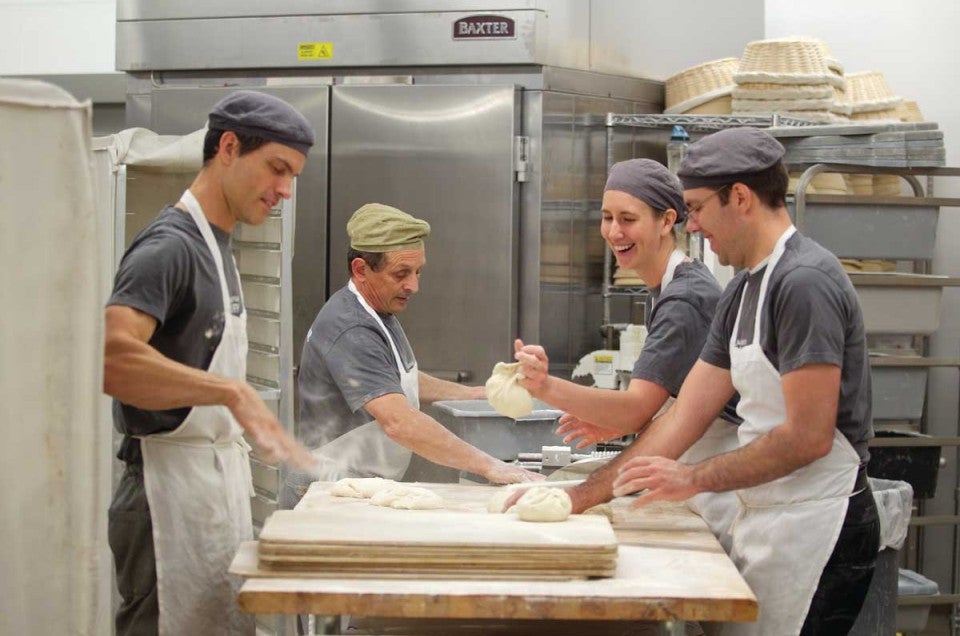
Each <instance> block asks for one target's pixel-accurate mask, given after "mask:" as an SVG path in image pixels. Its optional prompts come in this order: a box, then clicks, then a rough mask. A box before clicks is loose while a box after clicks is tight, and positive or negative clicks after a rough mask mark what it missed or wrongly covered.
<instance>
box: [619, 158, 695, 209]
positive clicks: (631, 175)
mask: <svg viewBox="0 0 960 636" xmlns="http://www.w3.org/2000/svg"><path fill="white" fill-rule="evenodd" d="M607 190H618V191H620V192H626V193H627V194H629V195H631V196H633V197H636V198H638V199H640V200H641V201H643V202H644V203H646V204H647V205H649V206H650V207H651V208H653V209H654V210H669V209H673V210H676V211H677V220H676V223H681V222H683V221H684V220H686V218H687V206H686V205H685V204H684V203H683V190H682V189H681V187H680V181H679V180H678V179H677V178H676V177H675V176H674V175H673V173H672V172H670V171H669V170H667V169H666V167H664V165H663V164H662V163H659V162H657V161H654V160H653V159H628V160H627V161H621V162H619V163H615V164H613V166H611V167H610V174H608V175H607V184H606V185H605V186H604V187H603V191H604V192H606V191H607Z"/></svg>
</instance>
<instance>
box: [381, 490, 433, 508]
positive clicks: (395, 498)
mask: <svg viewBox="0 0 960 636" xmlns="http://www.w3.org/2000/svg"><path fill="white" fill-rule="evenodd" d="M370 503H372V504H373V505H375V506H383V507H385V508H397V509H402V510H435V509H437V508H443V499H442V498H441V497H440V496H439V495H438V494H436V493H435V492H433V491H432V490H427V489H426V488H418V487H416V486H401V485H397V486H394V487H392V488H387V489H384V490H381V491H380V492H378V493H376V494H375V495H374V496H373V497H371V498H370Z"/></svg>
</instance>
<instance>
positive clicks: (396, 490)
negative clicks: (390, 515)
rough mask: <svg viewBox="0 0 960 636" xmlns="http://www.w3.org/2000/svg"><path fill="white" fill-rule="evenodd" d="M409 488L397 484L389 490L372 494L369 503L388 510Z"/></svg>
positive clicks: (385, 489)
mask: <svg viewBox="0 0 960 636" xmlns="http://www.w3.org/2000/svg"><path fill="white" fill-rule="evenodd" d="M409 488H410V487H409V486H401V485H399V484H397V485H395V486H392V487H390V488H384V489H383V490H381V491H379V492H376V493H374V494H373V496H372V497H370V503H372V504H373V505H374V506H385V507H387V508H389V507H390V505H391V504H393V502H394V501H396V500H397V499H399V498H400V497H402V496H403V495H404V494H405V493H406V491H407V490H408V489H409Z"/></svg>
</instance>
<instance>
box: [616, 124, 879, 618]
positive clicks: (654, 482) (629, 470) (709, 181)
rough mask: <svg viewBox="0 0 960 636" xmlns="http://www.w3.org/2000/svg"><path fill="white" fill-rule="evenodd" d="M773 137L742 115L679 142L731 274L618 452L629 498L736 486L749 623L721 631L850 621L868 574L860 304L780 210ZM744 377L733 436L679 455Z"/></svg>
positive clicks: (704, 226) (736, 543)
mask: <svg viewBox="0 0 960 636" xmlns="http://www.w3.org/2000/svg"><path fill="white" fill-rule="evenodd" d="M783 155H784V150H783V146H781V145H780V143H779V142H777V140H776V139H774V138H773V137H771V136H770V135H768V134H767V133H765V132H763V131H760V130H757V129H753V128H737V129H730V130H725V131H722V132H718V133H715V134H713V135H710V136H708V137H705V138H704V139H702V140H700V141H698V142H697V143H695V144H693V145H691V146H690V148H689V150H688V153H687V156H686V158H685V159H684V162H683V165H682V166H681V168H680V171H679V176H680V180H681V181H682V182H683V186H684V199H685V200H686V204H687V208H688V214H689V220H688V221H687V228H688V230H692V231H700V232H702V233H703V235H704V236H705V237H706V238H709V239H710V241H711V245H712V246H713V249H714V250H715V251H716V252H717V255H718V256H719V258H720V262H721V263H725V264H730V265H733V266H734V267H737V268H741V269H742V271H741V272H740V273H739V274H738V275H737V276H736V277H735V278H734V279H733V280H732V281H731V282H730V284H729V285H728V286H727V288H726V290H725V291H724V294H723V296H722V297H721V299H720V302H719V304H718V306H717V312H716V315H715V317H714V320H713V323H712V325H711V329H710V335H709V336H708V338H707V342H706V345H705V346H704V348H703V351H702V352H701V353H700V359H699V360H698V361H697V363H696V365H695V366H694V368H693V370H692V371H691V372H690V374H689V375H688V376H687V379H686V380H685V381H684V383H683V387H682V388H681V390H680V396H679V398H678V400H677V403H676V404H675V405H674V408H673V409H671V410H670V411H669V412H668V413H667V414H666V415H665V416H663V417H661V418H659V419H657V420H655V421H654V422H653V424H651V429H650V431H649V432H648V435H657V436H659V438H660V440H661V443H660V445H659V447H658V448H657V449H656V450H657V451H658V452H656V453H651V454H657V455H662V456H663V457H641V458H635V459H632V460H630V461H629V462H627V463H626V464H625V465H624V466H623V468H622V469H621V472H620V475H619V477H618V480H617V482H616V492H617V493H618V494H624V493H628V492H634V491H637V490H646V491H647V492H646V493H645V494H644V495H642V496H641V497H640V499H639V501H638V503H639V504H640V505H644V504H647V503H649V502H652V501H656V500H660V499H667V500H681V499H686V498H687V497H690V496H692V495H695V494H697V493H701V492H723V491H729V490H736V491H737V494H738V495H739V498H740V502H741V511H740V517H739V519H738V520H737V523H736V525H735V526H734V528H733V549H732V552H731V557H732V558H733V560H734V562H735V563H736V564H737V567H738V568H739V569H740V572H741V573H742V574H743V576H744V578H745V579H746V580H747V582H748V583H749V584H750V587H751V588H752V589H753V591H754V592H755V593H756V595H757V599H758V601H759V606H760V616H759V621H758V622H757V623H756V624H752V625H747V624H740V625H736V626H733V625H731V626H728V629H725V630H724V633H725V634H726V633H736V634H741V633H746V634H784V635H787V634H799V633H803V634H846V633H847V632H848V631H849V629H850V628H851V627H852V625H853V623H854V621H855V620H856V618H857V614H858V613H859V611H860V607H861V605H862V603H863V600H864V598H865V596H866V593H867V588H868V587H869V584H870V580H871V577H872V574H873V566H874V563H875V560H876V554H877V549H878V544H879V522H878V517H877V511H876V507H875V504H874V501H873V496H872V494H871V492H870V486H869V484H868V482H867V479H866V471H865V466H866V462H867V459H868V458H869V455H868V453H867V440H869V439H870V438H871V437H872V436H873V431H872V427H871V414H870V372H869V366H868V361H867V347H866V341H865V335H864V327H863V316H862V313H861V311H860V305H859V303H858V300H857V294H856V292H855V291H854V289H853V286H852V284H851V283H850V279H849V278H848V277H847V275H846V274H845V273H844V271H843V269H842V268H841V266H840V264H839V262H838V261H837V258H836V257H835V256H834V255H833V254H831V253H830V252H828V251H827V250H826V249H824V248H823V247H821V246H820V245H818V244H817V243H815V242H814V241H812V240H811V239H809V238H807V237H805V236H802V235H801V234H799V233H798V232H797V231H796V228H795V227H794V226H793V224H792V223H791V221H790V216H789V215H788V213H787V208H786V202H785V196H786V191H787V172H786V169H785V167H784V165H783V161H782V159H783ZM734 391H737V392H739V394H740V402H739V404H738V406H737V413H738V414H739V416H740V417H741V418H742V419H743V423H742V424H741V425H740V427H739V430H738V436H739V441H740V448H738V449H737V450H734V451H732V452H729V453H726V454H723V455H718V456H716V457H713V458H711V459H707V460H705V461H702V462H699V463H695V464H683V463H678V462H675V461H671V460H670V459H665V458H664V457H677V456H678V455H679V454H680V453H681V452H683V450H685V449H686V448H687V446H689V445H690V444H691V443H692V441H693V440H695V439H697V437H698V436H699V435H700V434H701V433H702V432H703V430H704V429H705V428H706V426H707V424H708V423H709V422H710V420H711V419H713V417H714V416H715V415H716V414H717V413H718V412H719V411H720V409H721V408H722V407H723V405H724V404H725V403H726V402H727V400H729V399H730V396H732V395H733V393H734Z"/></svg>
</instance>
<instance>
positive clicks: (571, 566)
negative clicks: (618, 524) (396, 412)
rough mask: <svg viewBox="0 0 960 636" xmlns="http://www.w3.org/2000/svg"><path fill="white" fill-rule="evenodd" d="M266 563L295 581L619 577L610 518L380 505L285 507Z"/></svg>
mask: <svg viewBox="0 0 960 636" xmlns="http://www.w3.org/2000/svg"><path fill="white" fill-rule="evenodd" d="M257 554H258V560H259V567H260V568H261V569H263V570H269V571H272V572H273V573H276V574H280V573H288V574H290V575H293V576H317V577H331V576H333V577H336V576H342V577H344V578H384V577H387V578H391V577H396V578H410V577H411V576H421V577H424V578H441V579H444V578H456V579H501V580H509V579H523V580H526V579H529V580H565V579H576V578H589V577H611V576H613V575H614V574H615V572H616V566H617V540H616V537H615V535H614V533H613V528H612V527H611V526H610V522H609V521H608V520H607V518H606V517H603V516H597V515H573V516H571V517H570V518H569V519H568V520H567V521H563V522H557V523H549V522H543V523H531V522H525V521H520V520H519V519H517V518H516V516H514V515H511V514H489V513H481V512H461V511H456V510H395V509H392V508H380V507H376V506H351V507H342V508H337V509H330V508H326V509H310V510H281V511H278V512H275V513H274V514H273V515H271V516H270V518H269V519H267V521H266V523H265V524H264V527H263V530H262V531H261V533H260V539H259V543H258V548H257Z"/></svg>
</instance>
